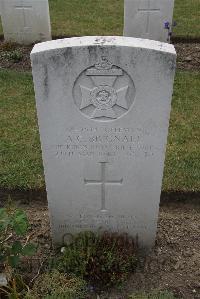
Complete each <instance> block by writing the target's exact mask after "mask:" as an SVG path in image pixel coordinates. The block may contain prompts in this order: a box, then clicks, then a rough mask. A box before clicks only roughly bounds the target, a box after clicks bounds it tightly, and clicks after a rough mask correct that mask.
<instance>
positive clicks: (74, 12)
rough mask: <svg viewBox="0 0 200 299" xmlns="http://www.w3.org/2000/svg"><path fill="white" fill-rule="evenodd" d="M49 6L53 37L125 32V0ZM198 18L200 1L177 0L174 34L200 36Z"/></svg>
mask: <svg viewBox="0 0 200 299" xmlns="http://www.w3.org/2000/svg"><path fill="white" fill-rule="evenodd" d="M49 6H50V15H51V26H52V34H53V35H54V36H75V35H76V36H82V35H122V33H123V14H124V0H49ZM199 19H200V0H175V9H174V20H176V21H177V24H178V25H177V27H176V28H175V29H174V35H175V36H181V37H200V22H199ZM0 34H2V27H1V26H0Z"/></svg>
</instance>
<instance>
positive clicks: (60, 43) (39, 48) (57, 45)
mask: <svg viewBox="0 0 200 299" xmlns="http://www.w3.org/2000/svg"><path fill="white" fill-rule="evenodd" d="M91 45H92V46H95V45H96V46H121V47H135V48H143V49H150V50H155V51H159V52H166V53H171V54H174V55H176V50H175V48H174V46H173V45H171V44H167V43H163V42H160V41H154V40H148V39H141V38H133V37H124V36H83V37H72V38H65V39H57V40H53V41H47V42H43V43H39V44H36V45H35V46H34V47H33V50H32V52H31V55H34V54H39V53H41V52H46V51H51V50H56V49H62V48H68V47H87V46H91Z"/></svg>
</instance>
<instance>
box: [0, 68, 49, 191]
mask: <svg viewBox="0 0 200 299" xmlns="http://www.w3.org/2000/svg"><path fill="white" fill-rule="evenodd" d="M0 95H1V97H0V114H1V128H0V136H1V138H0V186H1V188H4V187H5V188H11V189H13V188H21V189H32V188H40V187H43V186H44V179H43V170H42V160H41V152H40V146H39V136H38V128H37V125H36V123H37V121H36V112H35V103H34V91H33V84H32V77H31V75H30V74H29V73H24V74H23V73H17V72H13V71H0Z"/></svg>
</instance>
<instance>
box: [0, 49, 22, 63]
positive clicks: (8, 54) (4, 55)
mask: <svg viewBox="0 0 200 299" xmlns="http://www.w3.org/2000/svg"><path fill="white" fill-rule="evenodd" d="M22 58H23V54H22V53H21V52H20V51H19V50H13V51H5V52H0V59H5V60H8V61H13V62H15V63H17V62H19V61H21V60H22Z"/></svg>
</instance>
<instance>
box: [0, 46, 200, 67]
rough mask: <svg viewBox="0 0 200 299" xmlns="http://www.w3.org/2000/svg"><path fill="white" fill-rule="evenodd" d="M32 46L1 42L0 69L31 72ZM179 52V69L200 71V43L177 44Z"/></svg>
mask: <svg viewBox="0 0 200 299" xmlns="http://www.w3.org/2000/svg"><path fill="white" fill-rule="evenodd" d="M32 48H33V45H31V46H20V45H17V44H9V43H5V42H4V41H3V40H0V68H4V69H5V68H6V69H13V70H17V71H31V63H30V52H31V50H32ZM175 48H176V50H177V54H178V58H177V68H178V69H182V70H196V71H200V42H199V43H198V42H196V43H181V42H179V43H175Z"/></svg>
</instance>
